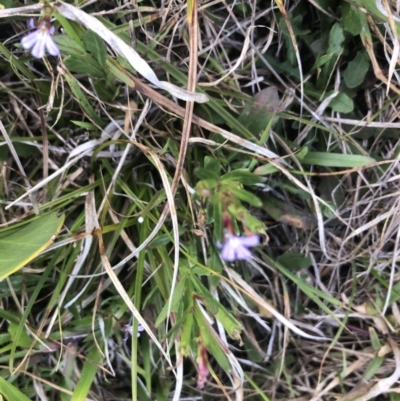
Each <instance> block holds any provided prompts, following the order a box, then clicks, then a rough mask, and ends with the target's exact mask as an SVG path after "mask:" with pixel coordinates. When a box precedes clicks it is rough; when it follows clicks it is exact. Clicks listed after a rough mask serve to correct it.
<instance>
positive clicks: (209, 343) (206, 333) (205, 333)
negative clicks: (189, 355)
mask: <svg viewBox="0 0 400 401" xmlns="http://www.w3.org/2000/svg"><path fill="white" fill-rule="evenodd" d="M193 309H194V316H195V319H196V323H197V324H198V326H199V332H200V337H201V339H202V341H203V342H204V344H205V345H206V347H207V349H208V351H209V352H210V353H211V354H212V355H213V356H214V358H215V359H216V360H217V362H218V363H219V365H220V366H221V367H222V369H224V370H225V371H226V372H230V371H231V370H232V369H231V365H230V363H229V361H228V358H227V356H226V354H225V351H224V350H222V349H221V346H220V344H219V343H218V341H217V340H216V339H215V337H214V334H213V333H212V332H211V331H210V328H209V327H208V324H207V323H206V321H205V318H204V316H203V314H202V312H201V311H200V309H199V307H198V306H197V305H195V307H194V308H193Z"/></svg>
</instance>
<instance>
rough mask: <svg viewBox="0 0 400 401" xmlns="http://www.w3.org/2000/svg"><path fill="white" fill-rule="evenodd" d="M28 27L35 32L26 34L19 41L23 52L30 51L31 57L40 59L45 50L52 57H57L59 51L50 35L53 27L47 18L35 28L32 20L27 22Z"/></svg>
mask: <svg viewBox="0 0 400 401" xmlns="http://www.w3.org/2000/svg"><path fill="white" fill-rule="evenodd" d="M28 26H29V28H31V29H34V28H36V29H35V31H33V32H31V33H28V35H26V36H24V37H23V38H22V39H21V45H22V47H23V48H24V49H25V50H28V49H31V54H32V56H33V57H36V58H42V57H44V55H45V50H47V52H48V53H49V54H51V55H52V56H58V55H59V54H60V49H59V48H58V47H57V45H56V44H55V42H54V40H53V38H52V37H51V35H53V34H54V30H55V29H54V26H52V25H51V24H50V19H49V18H44V19H42V20H41V21H40V22H39V23H38V25H37V26H36V27H35V24H34V22H33V18H31V19H30V20H29V21H28Z"/></svg>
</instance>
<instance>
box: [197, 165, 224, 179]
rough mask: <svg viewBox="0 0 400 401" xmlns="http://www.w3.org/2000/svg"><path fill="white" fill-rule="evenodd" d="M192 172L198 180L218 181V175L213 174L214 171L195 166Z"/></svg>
mask: <svg viewBox="0 0 400 401" xmlns="http://www.w3.org/2000/svg"><path fill="white" fill-rule="evenodd" d="M194 174H195V176H196V177H197V178H199V179H200V180H212V181H219V176H218V175H217V174H215V173H214V171H212V170H209V169H206V168H196V169H195V170H194Z"/></svg>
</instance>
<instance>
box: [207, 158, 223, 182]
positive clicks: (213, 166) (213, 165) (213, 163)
mask: <svg viewBox="0 0 400 401" xmlns="http://www.w3.org/2000/svg"><path fill="white" fill-rule="evenodd" d="M204 168H205V169H206V170H209V171H212V172H213V173H214V174H215V175H216V176H217V177H219V175H220V173H221V163H220V162H219V160H217V159H214V158H213V157H211V156H206V157H205V158H204Z"/></svg>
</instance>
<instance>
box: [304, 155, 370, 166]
mask: <svg viewBox="0 0 400 401" xmlns="http://www.w3.org/2000/svg"><path fill="white" fill-rule="evenodd" d="M300 161H301V164H312V165H316V166H324V167H342V168H352V167H361V166H366V165H367V164H371V163H374V162H375V160H374V159H372V158H371V157H368V156H363V155H348V154H343V153H329V152H308V153H307V154H306V155H305V156H304V158H303V159H301V160H300Z"/></svg>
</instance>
